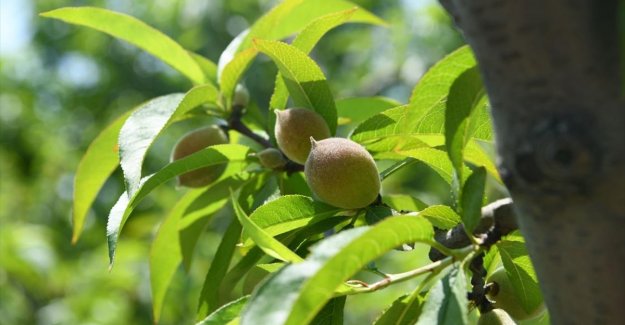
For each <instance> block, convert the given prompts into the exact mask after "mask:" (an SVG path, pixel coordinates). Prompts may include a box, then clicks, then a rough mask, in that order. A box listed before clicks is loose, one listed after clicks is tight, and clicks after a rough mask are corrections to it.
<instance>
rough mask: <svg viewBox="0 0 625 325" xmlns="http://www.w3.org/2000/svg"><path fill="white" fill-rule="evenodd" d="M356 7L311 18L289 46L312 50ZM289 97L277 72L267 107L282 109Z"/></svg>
mask: <svg viewBox="0 0 625 325" xmlns="http://www.w3.org/2000/svg"><path fill="white" fill-rule="evenodd" d="M357 9H358V8H352V9H348V10H344V11H339V12H337V13H332V14H329V15H325V16H321V17H319V18H317V19H315V20H313V21H312V22H311V23H310V24H309V25H308V26H306V28H304V30H302V32H301V33H299V34H298V35H297V36H296V37H295V39H294V40H293V42H292V43H291V46H294V47H296V48H298V49H300V50H301V51H302V52H304V53H306V54H308V53H310V51H312V49H313V47H315V44H317V42H319V40H320V39H321V38H322V37H323V35H325V34H326V33H327V32H329V31H330V30H332V29H333V28H335V27H337V26H340V25H342V24H344V23H346V22H348V21H349V19H350V18H351V17H352V16H353V15H354V13H355V12H356V10H357ZM288 99H289V93H288V90H287V87H286V84H285V82H284V79H283V78H282V74H281V73H280V72H278V75H277V76H276V83H275V86H274V91H273V95H272V96H271V101H270V103H269V107H270V108H271V109H284V108H285V107H286V104H287V101H288Z"/></svg>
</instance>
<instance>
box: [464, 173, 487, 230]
mask: <svg viewBox="0 0 625 325" xmlns="http://www.w3.org/2000/svg"><path fill="white" fill-rule="evenodd" d="M485 187H486V169H484V168H483V167H478V168H476V169H475V170H474V171H473V173H471V176H469V177H468V178H467V181H466V182H465V184H464V187H463V189H462V193H461V196H460V207H461V211H462V223H464V228H465V229H466V231H467V232H468V233H473V229H475V227H476V226H477V225H478V223H479V222H480V218H481V217H482V205H483V204H482V203H484V189H485Z"/></svg>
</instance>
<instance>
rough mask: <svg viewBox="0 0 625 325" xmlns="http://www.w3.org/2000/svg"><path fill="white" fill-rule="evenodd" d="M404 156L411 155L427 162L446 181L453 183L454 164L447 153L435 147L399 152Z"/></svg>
mask: <svg viewBox="0 0 625 325" xmlns="http://www.w3.org/2000/svg"><path fill="white" fill-rule="evenodd" d="M398 153H399V154H401V155H402V156H405V157H410V158H413V159H416V160H419V161H420V162H422V163H424V164H426V165H427V166H429V167H430V168H432V170H434V171H435V172H436V173H437V174H438V175H440V176H441V177H442V178H443V179H444V180H445V182H447V183H448V184H451V180H452V178H453V166H452V165H451V161H449V157H448V156H447V154H446V153H445V152H444V151H442V150H438V149H434V148H427V147H426V148H419V149H413V150H407V151H400V152H398Z"/></svg>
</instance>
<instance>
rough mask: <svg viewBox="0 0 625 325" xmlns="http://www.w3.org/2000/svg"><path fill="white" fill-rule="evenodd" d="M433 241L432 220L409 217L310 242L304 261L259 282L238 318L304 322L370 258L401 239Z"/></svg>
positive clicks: (247, 321) (260, 321) (248, 321)
mask: <svg viewBox="0 0 625 325" xmlns="http://www.w3.org/2000/svg"><path fill="white" fill-rule="evenodd" d="M432 241H433V228H432V225H431V224H430V223H429V222H428V221H427V220H425V219H423V218H416V217H408V216H396V217H392V218H387V219H385V220H383V221H381V222H379V223H378V224H376V225H375V226H371V227H359V228H354V229H350V230H346V231H342V232H340V233H339V234H336V235H334V236H331V237H329V238H327V239H325V240H323V241H321V242H320V243H319V244H317V245H315V246H314V247H312V248H311V254H310V255H309V256H308V257H307V259H306V260H305V261H304V262H302V263H297V264H292V265H288V266H286V267H285V268H283V269H281V270H280V271H278V272H277V273H276V274H275V275H274V276H273V277H271V278H270V279H269V280H267V281H266V282H265V283H264V284H263V285H262V286H261V287H259V288H258V290H257V291H256V293H255V294H254V295H253V296H252V298H251V300H250V303H249V304H248V306H247V307H246V309H245V310H244V312H243V316H242V319H241V323H242V324H306V323H309V322H310V321H311V320H312V319H313V318H314V316H315V315H316V314H317V313H318V312H319V310H321V308H322V307H323V305H324V304H326V303H327V302H328V301H329V300H330V298H332V296H333V295H334V293H335V291H336V290H337V289H339V288H341V287H342V285H343V283H344V282H345V281H346V280H348V279H349V277H351V276H352V275H353V274H355V273H356V272H358V271H359V270H360V269H362V268H363V267H364V266H366V265H367V263H369V262H370V261H371V260H374V259H375V258H378V257H380V256H382V255H383V254H384V253H386V252H387V251H390V250H392V249H394V248H396V247H399V246H401V245H402V244H408V243H414V242H424V243H432Z"/></svg>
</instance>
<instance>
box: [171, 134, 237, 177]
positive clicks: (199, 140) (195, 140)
mask: <svg viewBox="0 0 625 325" xmlns="http://www.w3.org/2000/svg"><path fill="white" fill-rule="evenodd" d="M225 143H228V136H227V135H226V133H225V132H224V131H223V130H222V129H221V128H219V127H218V126H215V125H211V126H208V127H204V128H201V129H197V130H194V131H191V132H189V133H187V134H185V135H184V136H182V138H180V140H178V143H176V145H175V146H174V150H173V151H172V153H171V160H172V161H174V160H178V159H181V158H184V157H186V156H188V155H190V154H192V153H195V152H198V151H200V150H202V149H204V148H206V147H208V146H212V145H216V144H225ZM225 168H226V167H225V165H217V166H208V167H204V168H200V169H196V170H192V171H190V172H187V173H184V174H182V175H180V176H178V185H179V186H186V187H203V186H206V185H208V184H210V183H212V182H214V181H215V180H217V178H219V175H221V173H222V172H223V171H224V169H225Z"/></svg>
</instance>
